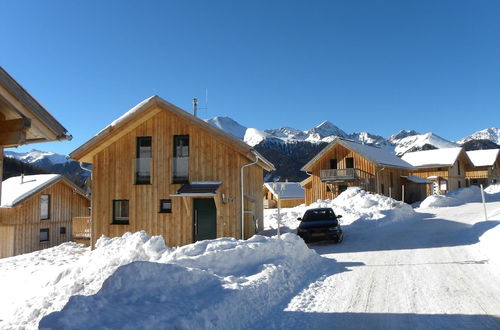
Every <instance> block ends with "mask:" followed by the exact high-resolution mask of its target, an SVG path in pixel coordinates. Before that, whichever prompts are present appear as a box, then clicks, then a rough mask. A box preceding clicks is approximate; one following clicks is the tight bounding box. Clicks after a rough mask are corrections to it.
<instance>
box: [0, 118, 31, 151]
mask: <svg viewBox="0 0 500 330" xmlns="http://www.w3.org/2000/svg"><path fill="white" fill-rule="evenodd" d="M30 126H31V121H30V120H29V119H27V118H20V119H12V120H3V121H0V146H1V147H15V146H18V145H21V144H24V143H25V141H26V131H27V130H28V129H29V128H30Z"/></svg>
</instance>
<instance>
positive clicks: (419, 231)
mask: <svg viewBox="0 0 500 330" xmlns="http://www.w3.org/2000/svg"><path fill="white" fill-rule="evenodd" d="M469 190H470V189H469ZM499 191H500V186H498V187H493V188H490V190H489V191H488V192H489V193H488V194H487V200H488V205H487V207H488V214H489V220H488V221H484V215H483V213H482V212H483V207H482V204H480V203H478V202H477V198H478V197H477V194H475V193H474V192H470V191H466V190H464V191H462V192H458V193H456V194H454V195H451V196H448V197H449V198H448V199H453V201H452V202H450V201H449V200H447V201H446V202H442V201H437V202H436V201H430V200H429V201H425V202H426V203H427V204H424V203H423V204H424V205H428V206H429V205H430V206H432V205H434V206H438V205H441V204H439V203H447V205H457V204H461V205H459V206H452V207H441V206H439V207H428V208H418V209H411V208H410V207H409V206H407V205H405V204H401V203H398V202H396V201H394V200H391V199H389V198H386V197H383V196H377V195H373V194H368V193H366V192H364V191H361V190H357V189H349V190H348V191H347V192H345V193H343V194H342V195H341V196H339V197H338V198H337V199H335V200H333V201H321V202H319V203H318V204H316V205H314V206H331V207H333V208H334V209H335V211H336V213H337V214H342V215H343V218H342V219H343V228H344V233H345V238H344V241H343V242H342V243H341V244H314V245H310V246H309V247H310V248H311V249H309V248H308V247H307V246H306V245H305V244H304V243H303V242H302V240H300V239H298V238H297V237H296V236H295V235H294V234H292V233H290V234H285V235H283V236H282V238H283V239H282V240H278V239H277V238H275V237H265V236H255V237H253V238H252V239H250V240H247V241H238V240H235V239H229V238H223V239H217V240H212V241H203V242H198V243H195V244H191V245H188V246H185V247H181V248H177V249H172V248H168V247H166V246H165V245H164V243H163V240H162V239H161V238H160V237H149V236H147V235H146V234H145V233H135V234H131V235H125V236H124V237H121V238H114V239H102V240H101V241H100V242H99V247H98V248H97V249H96V250H94V251H90V250H88V249H84V248H81V247H80V246H78V245H76V244H72V243H67V244H63V245H61V246H59V247H55V248H51V249H47V250H43V251H39V252H36V253H32V254H26V255H22V256H18V257H13V258H7V259H1V260H0V292H2V295H1V296H0V329H22V328H28V329H33V328H37V326H38V322H40V320H42V321H41V323H40V326H41V327H49V328H68V329H87V328H105V327H108V328H129V329H137V328H149V329H162V328H183V329H198V328H219V329H238V328H258V327H260V328H264V329H282V328H291V329H300V328H306V329H330V328H343V329H363V328H368V329H407V328H409V329H458V328H460V329H463V328H465V329H499V328H500V257H499V253H498V251H499V250H500V226H497V225H498V224H499V223H500V195H499V194H498V192H499ZM469 201H473V202H469ZM305 209H306V208H305V207H303V206H302V207H297V208H293V209H285V210H283V216H284V221H283V222H284V225H285V228H284V229H285V231H291V232H293V231H294V228H295V227H296V226H297V225H298V222H297V221H296V220H295V219H296V218H297V217H298V216H302V214H303V212H304V211H305ZM274 212H275V211H273V210H271V211H266V225H267V229H266V230H265V233H266V234H268V235H271V234H272V233H273V231H275V221H276V215H275V214H274ZM68 300H69V302H68ZM61 310H62V311H61ZM42 318H43V319H42Z"/></svg>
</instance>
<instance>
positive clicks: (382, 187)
mask: <svg viewBox="0 0 500 330" xmlns="http://www.w3.org/2000/svg"><path fill="white" fill-rule="evenodd" d="M380 193H381V194H382V195H383V194H385V186H384V184H383V183H381V184H380Z"/></svg>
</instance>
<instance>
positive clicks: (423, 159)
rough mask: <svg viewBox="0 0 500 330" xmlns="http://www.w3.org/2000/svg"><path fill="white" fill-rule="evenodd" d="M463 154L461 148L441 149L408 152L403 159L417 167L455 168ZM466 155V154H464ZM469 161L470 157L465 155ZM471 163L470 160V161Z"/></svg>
mask: <svg viewBox="0 0 500 330" xmlns="http://www.w3.org/2000/svg"><path fill="white" fill-rule="evenodd" d="M462 152H463V149H462V148H461V147H456V148H441V149H433V150H424V151H415V152H407V153H405V154H404V155H403V157H401V159H403V160H404V161H405V162H408V163H410V164H411V165H413V166H415V167H423V168H426V167H439V166H453V164H455V162H456V161H457V158H458V156H460V154H461V153H462ZM464 154H465V152H464ZM465 156H466V157H467V159H469V157H468V156H467V154H465ZM469 161H470V160H469Z"/></svg>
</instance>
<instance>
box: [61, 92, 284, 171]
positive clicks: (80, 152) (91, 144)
mask: <svg viewBox="0 0 500 330" xmlns="http://www.w3.org/2000/svg"><path fill="white" fill-rule="evenodd" d="M153 105H156V106H158V107H157V108H156V109H158V108H159V109H160V110H163V111H171V112H173V113H175V114H176V115H178V116H180V117H181V118H183V119H186V120H189V121H191V122H192V123H194V124H197V125H199V126H201V127H203V128H205V129H207V130H208V131H210V132H211V133H213V134H215V135H217V136H219V137H220V138H222V139H224V140H225V141H227V142H229V143H230V144H231V145H234V146H235V147H237V148H238V149H239V150H241V151H244V152H248V153H250V154H253V156H251V155H250V154H245V153H243V152H242V154H244V155H245V156H246V157H248V158H249V159H250V160H252V161H253V160H254V159H255V157H256V156H257V157H258V158H259V163H258V164H259V165H260V166H261V167H263V168H264V169H266V170H268V171H274V170H275V168H274V165H273V164H272V163H271V162H270V161H268V160H267V159H266V158H264V157H263V156H262V155H260V154H259V153H258V152H257V151H256V150H254V149H253V148H252V147H251V146H249V145H248V144H246V143H245V142H243V141H241V140H239V139H237V138H235V137H234V136H232V135H230V134H228V133H226V132H224V131H223V130H221V129H219V128H217V127H215V126H212V125H211V124H208V123H206V122H205V121H203V120H201V119H200V118H198V117H195V116H193V115H192V114H190V113H189V112H186V111H184V110H182V109H181V108H179V107H177V106H175V105H173V104H171V103H169V102H167V101H166V100H164V99H162V98H161V97H159V96H157V95H153V96H151V97H149V98H147V99H145V100H144V101H142V102H140V103H139V104H137V105H136V106H134V107H133V108H132V109H130V110H129V111H127V112H126V113H124V114H123V115H122V116H120V117H119V118H117V119H116V120H114V121H113V122H112V123H111V124H109V125H108V126H106V127H105V128H104V129H103V130H101V131H100V132H99V133H97V135H96V136H94V137H93V138H92V139H90V140H89V141H87V142H85V143H84V144H83V145H81V146H80V147H78V148H77V149H76V150H74V151H73V152H71V153H70V158H72V159H75V160H78V161H85V162H89V163H91V162H92V158H91V157H90V156H91V155H93V153H94V152H95V147H96V146H98V145H100V144H102V143H108V142H109V143H111V141H110V140H112V139H111V137H112V138H116V137H117V136H121V135H119V134H121V133H122V134H125V127H127V125H128V124H130V123H132V122H137V121H141V120H147V119H148V118H150V117H148V116H147V115H148V114H150V112H148V110H149V109H152V106H153ZM108 137H109V139H108Z"/></svg>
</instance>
